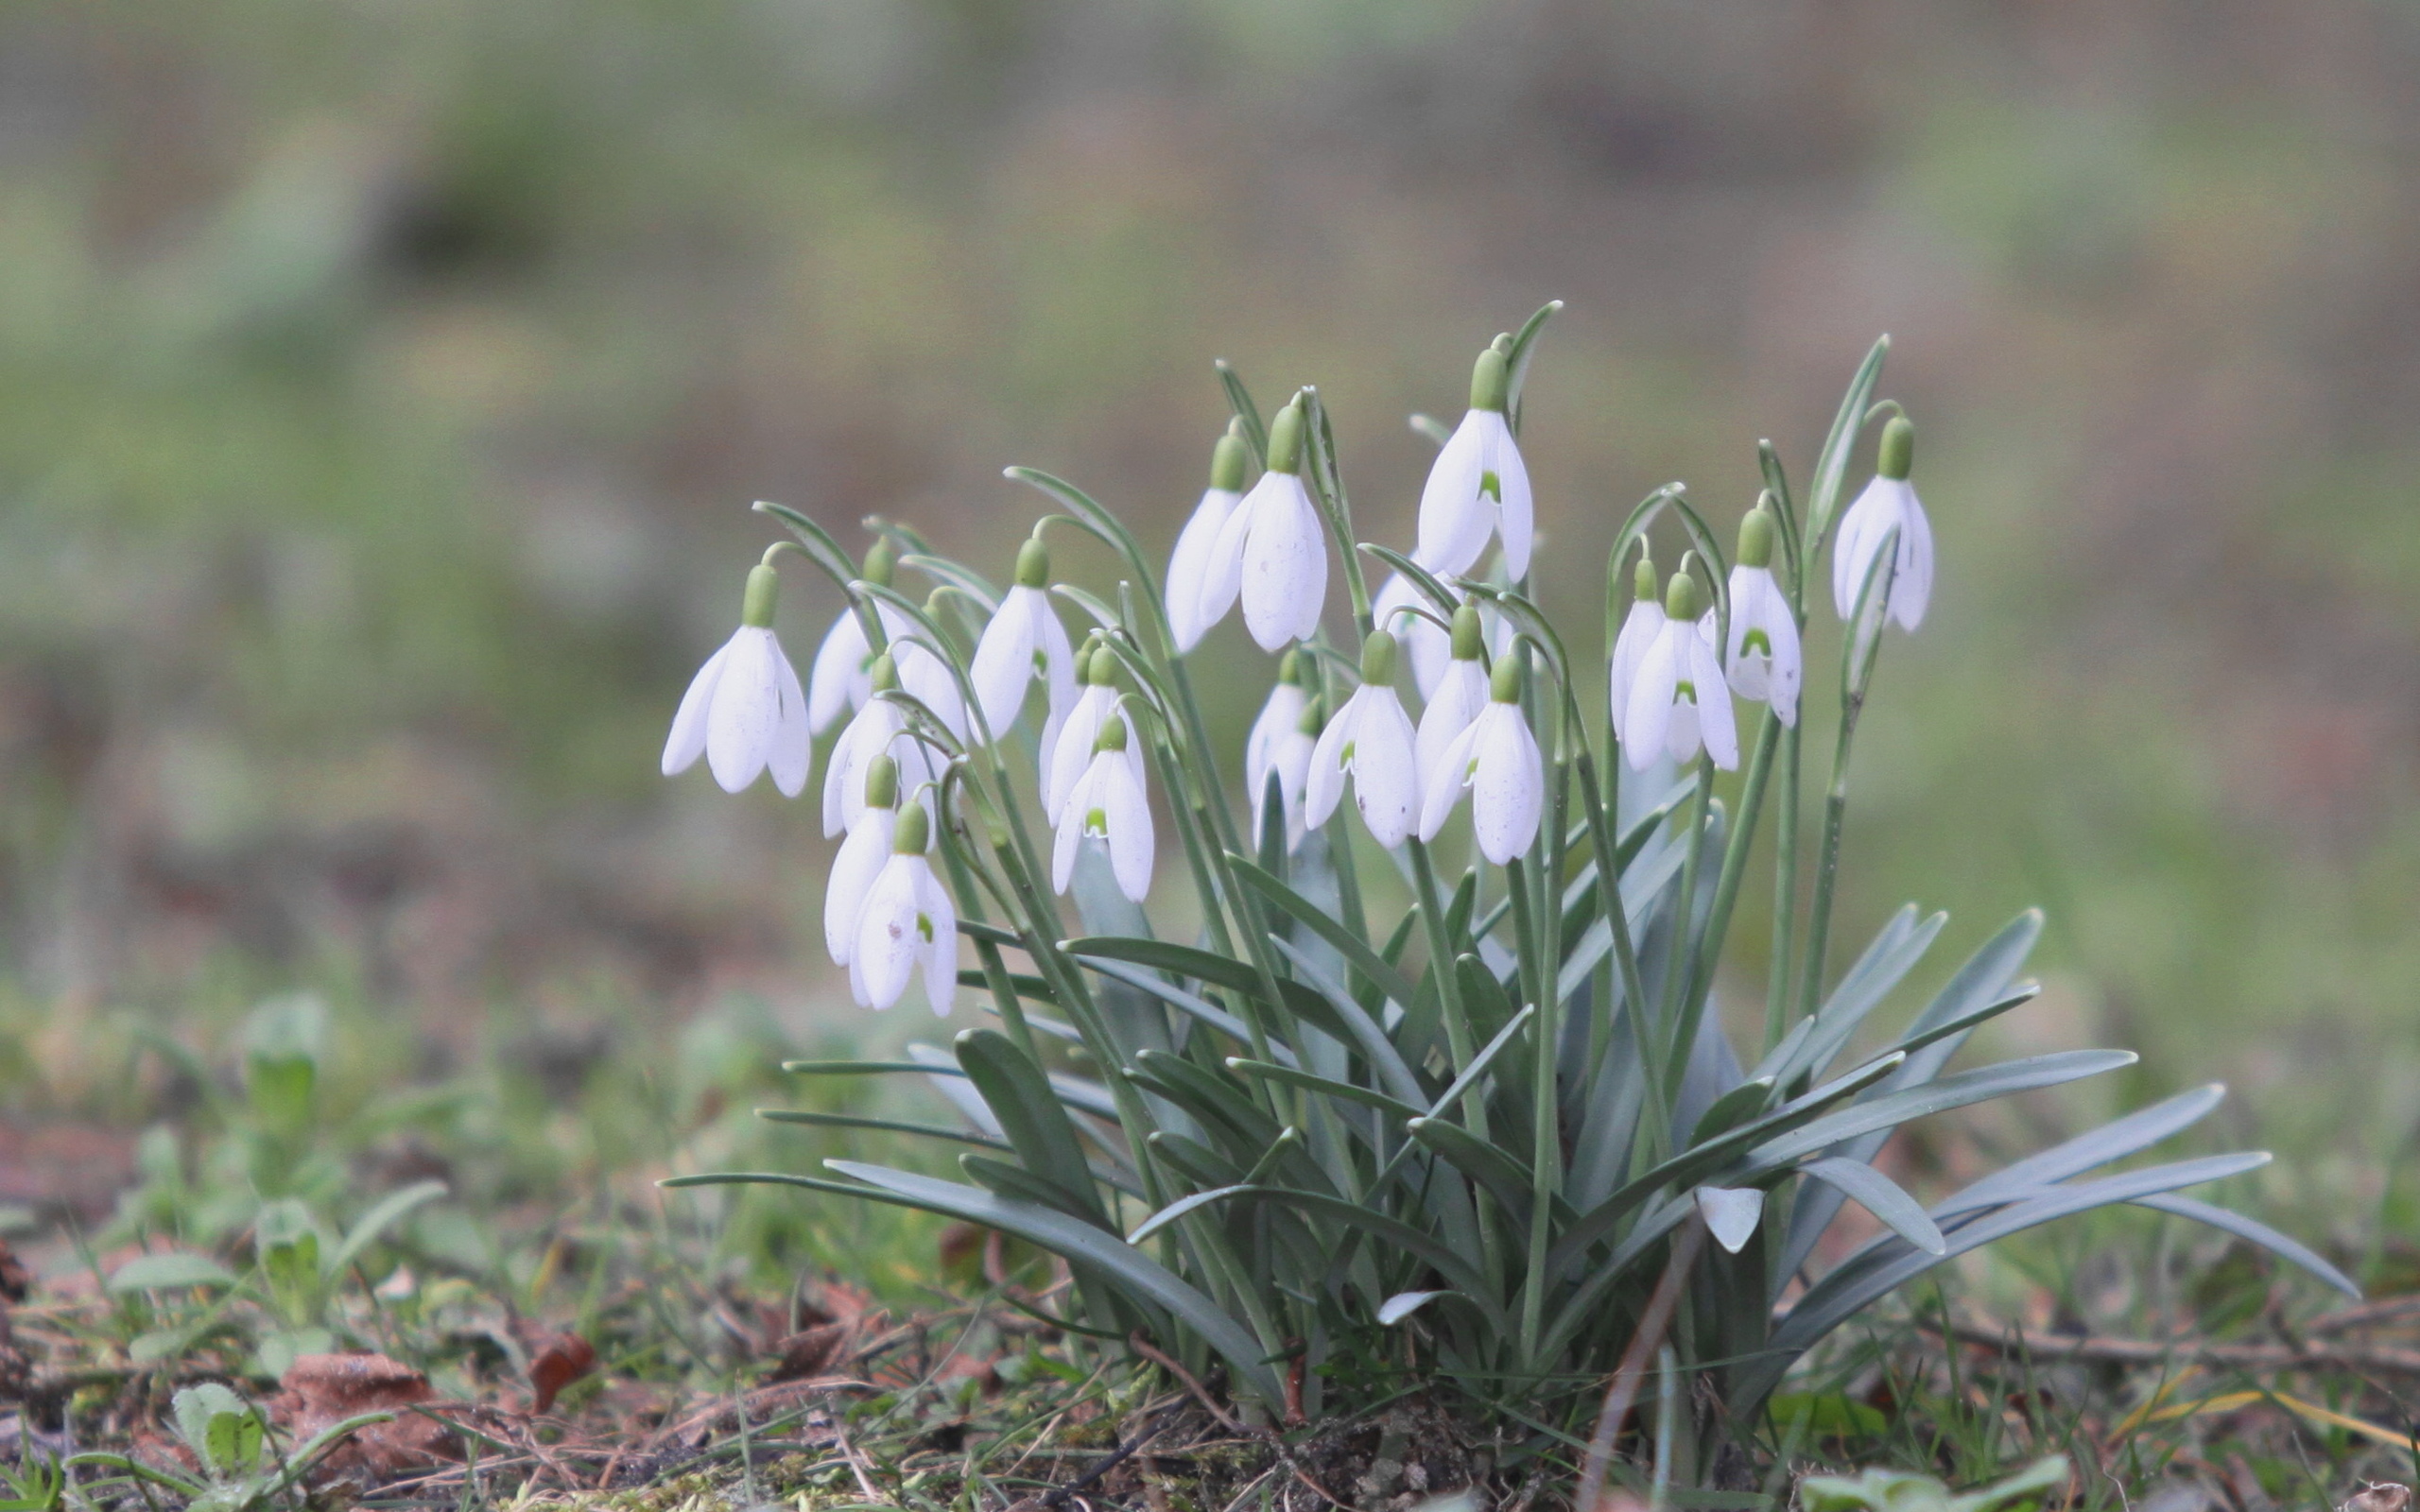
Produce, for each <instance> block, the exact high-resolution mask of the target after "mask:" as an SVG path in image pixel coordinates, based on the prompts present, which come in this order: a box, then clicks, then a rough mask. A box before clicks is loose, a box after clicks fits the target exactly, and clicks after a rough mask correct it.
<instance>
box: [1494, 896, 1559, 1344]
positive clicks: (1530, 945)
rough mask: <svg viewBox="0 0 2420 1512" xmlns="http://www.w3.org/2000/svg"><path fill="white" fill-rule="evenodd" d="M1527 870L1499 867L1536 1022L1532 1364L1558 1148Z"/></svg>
mask: <svg viewBox="0 0 2420 1512" xmlns="http://www.w3.org/2000/svg"><path fill="white" fill-rule="evenodd" d="M1528 870H1529V868H1527V867H1526V866H1524V865H1523V864H1522V861H1521V858H1520V857H1518V856H1515V857H1513V859H1512V860H1510V861H1508V862H1506V863H1505V864H1504V881H1505V885H1506V887H1507V888H1508V889H1509V890H1510V891H1511V893H1512V895H1513V935H1514V936H1515V937H1516V939H1517V942H1518V943H1519V945H1520V949H1521V979H1522V983H1523V985H1524V987H1525V988H1526V989H1527V994H1528V996H1529V999H1530V1005H1532V1006H1534V1007H1535V1008H1536V1009H1537V1018H1536V1019H1535V1020H1534V1021H1533V1022H1531V1023H1530V1034H1531V1035H1533V1036H1535V1037H1536V1038H1535V1039H1534V1040H1533V1041H1532V1042H1533V1043H1534V1044H1535V1045H1536V1047H1537V1049H1536V1053H1535V1056H1534V1057H1533V1058H1532V1061H1531V1064H1532V1065H1533V1066H1534V1067H1535V1068H1536V1073H1537V1075H1536V1080H1535V1082H1534V1083H1533V1084H1532V1087H1531V1091H1530V1096H1531V1098H1532V1100H1533V1106H1532V1108H1530V1126H1531V1134H1532V1138H1531V1140H1530V1182H1531V1191H1530V1260H1529V1267H1528V1280H1526V1282H1525V1283H1524V1284H1523V1286H1522V1288H1521V1347H1520V1353H1521V1358H1522V1359H1524V1360H1533V1359H1534V1358H1535V1356H1536V1354H1537V1349H1538V1334H1539V1332H1540V1331H1541V1330H1542V1329H1543V1328H1544V1327H1545V1322H1546V1291H1547V1287H1546V1280H1547V1241H1548V1239H1549V1238H1550V1233H1549V1230H1550V1229H1551V1228H1552V1224H1553V1218H1554V1187H1555V1182H1554V1157H1555V1154H1556V1152H1557V1150H1558V1149H1559V1148H1560V1145H1559V1143H1558V1141H1557V1136H1558V1134H1559V1133H1560V1130H1559V1128H1558V1125H1557V1119H1556V1108H1555V1105H1556V1097H1555V1039H1556V1033H1555V1031H1556V1024H1555V1014H1554V1000H1555V991H1554V988H1553V986H1552V984H1550V983H1543V982H1542V981H1541V974H1542V972H1543V971H1545V970H1546V968H1545V966H1544V964H1543V963H1542V962H1541V961H1540V960H1539V958H1538V948H1537V932H1536V928H1535V926H1536V922H1537V919H1536V917H1535V916H1536V910H1535V909H1533V908H1532V907H1531V906H1530V882H1531V879H1530V877H1529V876H1528V875H1527V873H1528Z"/></svg>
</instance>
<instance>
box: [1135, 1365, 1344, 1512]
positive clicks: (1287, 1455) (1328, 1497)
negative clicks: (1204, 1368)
mask: <svg viewBox="0 0 2420 1512" xmlns="http://www.w3.org/2000/svg"><path fill="white" fill-rule="evenodd" d="M1126 1342H1127V1343H1128V1344H1130V1345H1132V1346H1133V1349H1134V1352H1135V1353H1136V1354H1139V1355H1141V1356H1142V1357H1143V1358H1144V1359H1146V1360H1149V1361H1150V1362H1151V1363H1152V1364H1153V1365H1155V1366H1159V1367H1160V1368H1161V1369H1163V1370H1165V1371H1167V1373H1168V1374H1170V1375H1172V1376H1174V1377H1176V1378H1177V1380H1178V1381H1179V1382H1181V1383H1184V1389H1185V1390H1186V1391H1188V1392H1191V1393H1192V1394H1193V1400H1196V1401H1198V1402H1200V1403H1201V1406H1202V1409H1203V1410H1204V1411H1206V1412H1208V1413H1209V1414H1210V1416H1211V1417H1215V1418H1217V1419H1218V1420H1219V1427H1221V1428H1224V1429H1225V1430H1226V1431H1227V1432H1229V1433H1231V1434H1236V1435H1246V1434H1249V1435H1252V1436H1253V1437H1254V1438H1257V1439H1259V1440H1260V1441H1261V1442H1262V1443H1264V1444H1267V1445H1268V1446H1269V1447H1270V1449H1271V1452H1274V1453H1275V1454H1276V1455H1277V1458H1278V1459H1279V1460H1280V1461H1281V1462H1282V1463H1283V1464H1284V1465H1285V1467H1286V1469H1288V1470H1289V1471H1291V1472H1292V1473H1293V1476H1294V1479H1296V1480H1298V1481H1300V1482H1302V1483H1303V1484H1304V1485H1305V1486H1309V1487H1310V1488H1311V1489H1312V1490H1313V1491H1315V1492H1317V1493H1319V1498H1320V1500H1321V1501H1322V1502H1325V1503H1327V1504H1328V1505H1330V1506H1332V1507H1336V1508H1338V1509H1339V1512H1352V1508H1351V1507H1349V1506H1348V1505H1347V1504H1346V1503H1342V1502H1340V1501H1338V1500H1337V1499H1336V1493H1335V1492H1333V1491H1331V1490H1329V1489H1328V1488H1327V1487H1326V1486H1322V1485H1321V1484H1320V1483H1319V1482H1318V1481H1316V1480H1314V1479H1312V1478H1311V1472H1310V1471H1308V1470H1306V1469H1303V1467H1302V1465H1301V1463H1300V1462H1298V1461H1297V1460H1296V1459H1295V1458H1294V1454H1293V1452H1292V1451H1291V1450H1288V1448H1287V1447H1286V1440H1284V1439H1283V1438H1280V1437H1279V1436H1277V1434H1276V1432H1275V1431H1274V1430H1272V1429H1268V1428H1261V1427H1257V1426H1255V1427H1251V1428H1247V1427H1245V1426H1244V1425H1243V1424H1242V1423H1240V1422H1238V1421H1236V1418H1235V1417H1232V1416H1231V1415H1230V1414H1229V1413H1228V1412H1227V1410H1226V1409H1225V1408H1224V1407H1221V1406H1219V1403H1218V1402H1217V1401H1215V1400H1212V1399H1211V1396H1210V1393H1209V1392H1207V1391H1205V1390H1203V1389H1202V1386H1201V1382H1199V1381H1196V1380H1195V1379H1193V1372H1192V1371H1190V1370H1187V1369H1186V1368H1185V1367H1184V1366H1181V1365H1179V1364H1177V1363H1176V1362H1175V1361H1174V1360H1172V1359H1170V1358H1168V1357H1167V1355H1165V1354H1163V1353H1161V1352H1160V1351H1159V1350H1158V1349H1154V1348H1152V1346H1151V1341H1150V1340H1149V1339H1147V1338H1145V1337H1144V1336H1143V1331H1142V1330H1141V1329H1136V1330H1135V1331H1134V1332H1132V1333H1131V1334H1129V1335H1127V1339H1126Z"/></svg>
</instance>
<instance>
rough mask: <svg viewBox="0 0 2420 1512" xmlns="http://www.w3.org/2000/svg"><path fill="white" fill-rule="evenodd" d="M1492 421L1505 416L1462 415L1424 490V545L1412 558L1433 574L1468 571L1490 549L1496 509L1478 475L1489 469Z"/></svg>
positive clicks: (1485, 413) (1432, 466)
mask: <svg viewBox="0 0 2420 1512" xmlns="http://www.w3.org/2000/svg"><path fill="white" fill-rule="evenodd" d="M1491 419H1493V420H1495V421H1496V423H1497V424H1499V425H1500V424H1502V423H1503V417H1502V416H1499V415H1496V414H1495V413H1494V412H1493V411H1490V410H1477V409H1474V410H1470V411H1467V412H1466V413H1464V414H1463V416H1462V422H1461V424H1460V425H1457V426H1455V427H1454V434H1453V435H1452V436H1451V437H1448V438H1446V441H1445V444H1444V445H1443V447H1442V448H1440V449H1439V451H1438V453H1437V460H1436V461H1435V462H1434V463H1432V464H1430V466H1429V469H1428V481H1427V483H1426V484H1425V485H1424V486H1423V487H1422V488H1421V490H1420V544H1419V546H1418V547H1417V548H1416V549H1415V550H1414V551H1413V553H1412V556H1413V558H1415V559H1416V560H1418V561H1419V563H1420V565H1422V566H1423V567H1426V568H1427V569H1428V570H1429V571H1430V572H1432V573H1439V574H1452V573H1463V572H1468V571H1470V567H1471V563H1473V562H1475V561H1477V560H1478V554H1479V553H1480V552H1481V551H1484V550H1486V549H1487V534H1488V531H1489V530H1490V529H1491V528H1492V527H1493V526H1494V525H1495V507H1494V506H1493V505H1492V504H1491V503H1490V502H1489V501H1488V500H1487V499H1485V498H1484V497H1482V496H1481V495H1480V493H1479V474H1480V473H1482V472H1486V471H1487V455H1486V448H1487V440H1488V433H1487V427H1486V421H1489V420H1491Z"/></svg>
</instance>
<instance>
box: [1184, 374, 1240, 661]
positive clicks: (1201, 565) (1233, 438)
mask: <svg viewBox="0 0 2420 1512" xmlns="http://www.w3.org/2000/svg"><path fill="white" fill-rule="evenodd" d="M1242 433H1243V421H1241V420H1236V421H1230V422H1229V424H1228V427H1227V434H1226V435H1224V436H1221V437H1219V444H1218V445H1217V446H1216V447H1215V448H1213V449H1212V450H1211V453H1210V487H1209V488H1207V489H1206V490H1202V494H1201V503H1200V504H1197V505H1195V506H1194V507H1193V518H1192V519H1190V520H1187V521H1186V522H1185V523H1184V530H1182V531H1180V532H1179V533H1178V535H1177V538H1176V551H1175V553H1174V554H1173V555H1171V556H1170V557H1169V558H1168V593H1167V607H1168V629H1169V631H1170V632H1171V633H1172V634H1174V635H1175V637H1176V648H1177V651H1178V653H1179V654H1180V655H1182V654H1183V653H1184V652H1186V651H1190V650H1192V649H1193V648H1194V647H1195V646H1196V645H1199V644H1201V637H1202V636H1204V635H1206V634H1208V633H1209V631H1210V627H1211V626H1212V625H1213V624H1215V623H1217V621H1216V620H1215V619H1213V618H1211V617H1209V616H1206V615H1204V614H1203V613H1202V604H1201V585H1202V581H1203V579H1205V578H1206V577H1208V576H1209V575H1210V562H1211V558H1212V557H1213V556H1214V555H1215V553H1216V552H1217V550H1218V546H1219V531H1220V529H1221V528H1222V527H1224V526H1225V524H1226V523H1227V520H1228V518H1229V517H1230V516H1231V515H1233V514H1234V513H1235V512H1236V504H1237V503H1238V502H1240V501H1241V500H1242V498H1243V487H1244V465H1245V464H1246V463H1247V462H1248V461H1250V460H1251V455H1252V454H1251V451H1250V449H1249V448H1247V447H1246V446H1245V445H1244V438H1243V434H1242ZM1226 612H1227V610H1226V606H1225V605H1224V604H1221V605H1220V606H1219V614H1220V615H1224V614H1225V613H1226Z"/></svg>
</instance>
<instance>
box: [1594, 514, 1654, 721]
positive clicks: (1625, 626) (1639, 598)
mask: <svg viewBox="0 0 2420 1512" xmlns="http://www.w3.org/2000/svg"><path fill="white" fill-rule="evenodd" d="M1631 593H1632V597H1631V601H1630V613H1629V615H1628V616H1627V617H1625V618H1624V619H1623V620H1622V628H1621V633H1620V634H1619V635H1616V636H1615V637H1614V656H1613V672H1612V679H1611V680H1612V687H1611V689H1610V690H1609V693H1608V701H1607V703H1606V705H1605V707H1606V708H1607V709H1608V710H1609V711H1610V712H1611V713H1612V714H1613V718H1614V737H1615V738H1616V740H1618V739H1620V738H1621V734H1622V730H1623V729H1624V727H1625V726H1627V725H1628V724H1629V723H1630V690H1631V686H1632V684H1634V683H1635V682H1636V681H1637V680H1638V664H1639V663H1640V662H1644V661H1646V660H1647V652H1648V648H1649V647H1651V646H1652V645H1653V644H1655V638H1656V637H1657V636H1658V635H1661V634H1662V633H1663V632H1664V621H1665V618H1666V616H1665V613H1664V594H1663V585H1662V584H1660V583H1658V582H1657V581H1656V580H1655V564H1654V563H1653V562H1651V561H1650V560H1648V558H1647V554H1646V553H1645V552H1643V551H1642V552H1640V553H1639V556H1638V568H1637V571H1636V573H1635V575H1634V578H1633V581H1632V588H1631Z"/></svg>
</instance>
